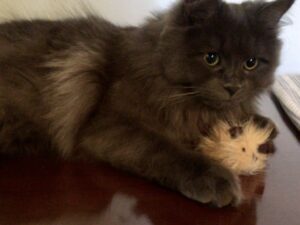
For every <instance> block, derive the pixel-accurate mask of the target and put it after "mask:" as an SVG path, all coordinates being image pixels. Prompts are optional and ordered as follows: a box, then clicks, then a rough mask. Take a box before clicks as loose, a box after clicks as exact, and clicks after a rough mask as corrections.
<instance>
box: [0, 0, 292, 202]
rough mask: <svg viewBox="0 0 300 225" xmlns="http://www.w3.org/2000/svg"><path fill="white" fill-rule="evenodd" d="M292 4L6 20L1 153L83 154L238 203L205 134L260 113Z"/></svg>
mask: <svg viewBox="0 0 300 225" xmlns="http://www.w3.org/2000/svg"><path fill="white" fill-rule="evenodd" d="M293 2H294V0H277V1H274V2H263V1H257V2H244V3H242V4H229V3H225V2H223V1H221V0H181V1H179V2H177V3H176V4H175V5H174V6H173V7H171V8H170V10H169V11H166V12H164V13H160V14H157V15H156V16H155V17H154V18H151V19H149V20H148V21H147V22H146V23H145V24H143V25H142V26H140V27H118V26H116V25H114V24H111V23H110V22H108V21H105V20H103V19H102V18H99V17H96V16H92V15H91V16H89V17H88V18H81V19H80V18H72V19H66V20H59V21H46V20H32V21H26V20H24V21H11V22H7V23H3V24H1V25H0V49H1V51H0V71H1V76H0V149H1V150H0V151H1V152H2V153H3V154H15V153H24V152H29V153H35V152H40V151H41V152H56V153H58V154H59V155H61V156H62V157H64V158H68V157H74V156H76V155H79V156H80V155H82V154H85V155H88V156H90V157H92V158H94V159H97V160H99V161H103V162H108V163H110V164H111V165H112V166H115V167H117V168H120V169H123V170H126V171H129V172H131V173H133V174H136V175H139V176H142V177H145V178H147V179H150V180H153V181H155V182H157V183H159V184H161V185H163V186H165V187H168V188H170V189H174V190H177V191H178V192H180V193H181V194H183V195H184V196H186V197H188V198H191V199H193V200H196V201H199V202H201V203H210V204H213V205H215V206H218V207H223V206H226V205H229V204H231V205H238V204H239V203H240V202H241V199H242V192H241V189H240V184H239V180H238V178H237V177H236V176H235V175H234V174H232V172H230V171H229V170H227V169H226V168H224V167H223V166H221V165H219V164H218V163H216V162H214V161H212V160H210V159H208V158H206V157H205V156H204V155H202V154H201V153H199V151H195V150H194V148H195V141H197V140H198V139H199V136H201V135H204V134H205V131H206V130H207V128H209V127H211V126H213V125H214V124H215V123H216V122H217V121H218V120H220V119H223V120H226V118H229V117H234V118H236V119H237V120H244V119H245V118H248V117H250V116H253V115H254V114H256V109H255V99H256V98H257V97H258V96H259V95H260V94H261V93H262V92H263V91H265V90H266V89H267V88H268V87H269V86H270V85H271V84H272V82H273V74H274V71H275V69H276V67H277V65H278V55H279V52H280V40H279V39H278V30H279V21H280V18H281V17H282V16H283V15H284V13H285V12H286V11H287V10H288V9H289V8H290V7H291V6H292V4H293ZM258 118H261V119H258V120H257V121H258V123H261V124H266V123H272V122H271V121H269V120H268V119H266V118H263V117H259V116H258Z"/></svg>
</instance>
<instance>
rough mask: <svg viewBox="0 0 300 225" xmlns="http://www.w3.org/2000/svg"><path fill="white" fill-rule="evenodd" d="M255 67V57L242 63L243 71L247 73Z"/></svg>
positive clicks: (256, 62)
mask: <svg viewBox="0 0 300 225" xmlns="http://www.w3.org/2000/svg"><path fill="white" fill-rule="evenodd" d="M257 66H258V59H256V58H255V57H253V58H250V59H248V60H247V61H246V62H245V63H244V69H245V70H248V71H251V70H254V69H256V68H257Z"/></svg>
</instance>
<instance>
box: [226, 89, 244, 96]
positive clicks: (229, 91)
mask: <svg viewBox="0 0 300 225" xmlns="http://www.w3.org/2000/svg"><path fill="white" fill-rule="evenodd" d="M224 89H225V90H226V91H227V92H228V94H229V95H230V96H231V97H232V96H234V95H235V94H236V93H237V92H238V91H239V90H240V89H241V87H239V86H224Z"/></svg>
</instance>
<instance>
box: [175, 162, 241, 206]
mask: <svg viewBox="0 0 300 225" xmlns="http://www.w3.org/2000/svg"><path fill="white" fill-rule="evenodd" d="M180 189H181V192H182V194H183V195H185V196H186V197H188V198H190V199H193V200H195V201H198V202H201V203H204V204H212V205H213V206H216V207H225V206H228V205H231V206H237V205H239V204H240V202H241V200H242V191H241V187H240V182H239V178H238V177H237V176H235V175H233V174H232V173H231V172H230V171H229V170H227V169H225V168H223V167H220V166H211V167H210V169H208V170H207V171H205V172H203V173H202V174H201V175H198V176H195V177H191V178H190V179H189V180H188V181H185V182H184V183H183V184H182V185H181V188H180Z"/></svg>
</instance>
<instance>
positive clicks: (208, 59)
mask: <svg viewBox="0 0 300 225" xmlns="http://www.w3.org/2000/svg"><path fill="white" fill-rule="evenodd" d="M204 61H205V63H206V64H207V65H209V66H216V65H218V64H219V63H220V56H219V55H218V54H217V53H215V52H209V53H207V54H205V56H204Z"/></svg>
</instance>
